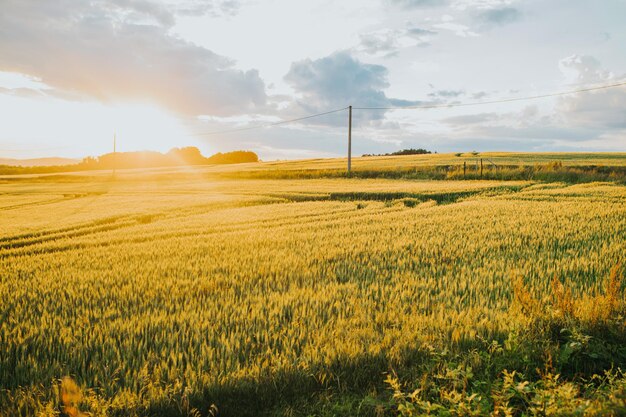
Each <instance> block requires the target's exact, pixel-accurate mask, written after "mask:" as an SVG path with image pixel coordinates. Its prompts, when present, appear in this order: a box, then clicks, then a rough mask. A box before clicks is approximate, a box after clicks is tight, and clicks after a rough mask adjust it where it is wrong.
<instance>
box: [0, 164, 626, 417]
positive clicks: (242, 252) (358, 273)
mask: <svg viewBox="0 0 626 417" xmlns="http://www.w3.org/2000/svg"><path fill="white" fill-rule="evenodd" d="M625 236H626V186H624V185H619V184H615V183H588V184H566V183H536V182H532V181H507V182H502V181H407V180H385V179H346V178H335V179H324V178H320V179H308V180H290V179H276V180H271V179H259V180H232V179H231V180H229V179H223V178H217V177H211V176H210V175H207V173H206V172H205V171H202V170H198V171H194V170H193V169H189V170H184V171H181V170H173V171H167V172H162V171H159V172H153V171H145V172H143V171H142V172H139V171H129V172H118V173H117V174H116V177H115V178H111V177H110V176H109V175H97V176H89V175H75V176H49V177H41V178H20V179H5V180H2V181H1V182H0V388H1V389H2V392H1V394H0V405H1V406H0V414H1V415H3V416H12V415H35V414H36V415H50V416H51V415H59V411H58V410H59V409H58V407H57V404H58V402H59V401H61V399H59V398H60V397H59V396H60V394H59V393H57V391H56V388H55V387H56V386H57V385H56V384H57V382H55V381H58V380H59V379H60V378H63V377H65V376H69V377H71V378H72V380H73V381H75V383H76V384H77V386H78V387H80V390H82V397H81V400H80V402H81V404H82V405H81V406H80V407H81V409H82V410H83V411H84V412H89V413H91V415H103V416H104V415H212V414H213V415H217V414H218V413H219V415H261V414H262V411H263V410H265V411H263V413H265V412H268V413H270V412H273V411H271V410H274V409H281V410H283V411H281V412H284V413H283V415H299V414H298V406H297V403H296V405H294V404H293V403H292V402H289V401H290V400H289V399H290V398H308V397H311V396H312V395H314V393H315V395H321V394H320V392H321V393H326V394H327V395H328V396H329V397H332V396H333V395H335V393H341V392H348V393H354V392H359V391H358V390H359V389H363V390H365V391H366V394H367V395H369V396H373V397H376V396H377V395H379V394H377V392H376V390H377V389H376V388H375V386H376V384H377V383H379V382H383V381H384V379H385V374H386V373H388V372H392V371H393V372H399V373H401V372H402V371H403V370H406V373H407V374H410V369H411V366H412V364H414V363H418V362H419V361H420V350H419V349H418V348H417V347H421V346H425V345H433V346H434V345H438V346H441V345H443V346H448V347H449V349H452V350H454V349H462V348H463V347H464V346H470V347H471V346H473V345H474V344H475V343H478V342H479V341H481V340H495V339H498V338H499V337H500V336H501V335H503V334H506V333H507V332H509V331H510V330H511V329H512V328H513V327H514V322H513V321H512V319H511V317H512V316H511V314H510V306H511V303H512V298H513V292H512V285H511V282H512V280H513V279H515V278H517V277H522V278H523V280H524V281H525V282H526V284H527V286H528V288H529V291H530V292H531V293H532V294H533V295H535V296H536V297H538V298H539V299H541V297H543V296H544V295H545V294H547V292H548V289H549V287H550V283H551V281H552V279H553V277H555V276H556V277H557V278H558V279H562V280H565V279H567V280H569V282H571V283H572V291H573V293H574V294H575V295H581V294H585V293H589V292H592V291H596V290H598V289H599V288H601V286H602V277H604V276H606V275H607V274H608V273H609V271H610V270H611V268H612V267H613V266H614V265H615V264H616V263H617V261H618V260H619V259H621V258H623V256H624V250H625V240H624V237H625ZM372 381H373V385H372V384H370V383H371V382H372ZM77 389H78V388H77ZM64 395H65V394H64ZM316 398H318V397H316ZM267 404H270V405H271V407H269V406H267V407H266V405H267ZM361 406H362V407H361V408H360V409H359V410H360V411H359V413H361V412H362V413H364V414H363V415H365V414H367V413H370V414H371V415H375V413H386V412H388V411H385V410H387V409H385V408H384V407H383V408H381V407H378V408H376V407H374V408H372V409H368V408H367V406H366V405H363V404H361ZM263 407H266V408H263ZM272 407H273V408H272ZM68 410H70V409H69V408H68V409H66V410H65V415H81V414H80V412H78V411H76V410H75V411H76V412H75V414H72V413H71V412H70V411H68ZM217 410H219V411H217ZM254 410H257V411H258V414H256V412H255V411H254ZM268 410H269V411H268ZM285 410H286V411H285ZM381 410H382V411H381ZM194 413H195V414H194ZM290 413H291V414H290ZM337 413H338V414H337V415H339V414H340V413H339V412H337ZM328 415H331V414H328ZM416 415H417V414H416Z"/></svg>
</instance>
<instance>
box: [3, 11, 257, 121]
mask: <svg viewBox="0 0 626 417" xmlns="http://www.w3.org/2000/svg"><path fill="white" fill-rule="evenodd" d="M2 8H3V13H1V14H0V28H2V29H0V30H2V31H3V33H4V34H5V35H2V36H0V50H2V54H0V70H2V71H10V72H18V73H21V74H25V75H27V76H30V77H36V78H37V79H40V80H41V82H43V83H45V84H47V85H49V86H50V87H51V88H54V89H56V90H59V91H60V92H62V93H72V94H80V95H82V96H83V97H89V98H92V99H97V100H100V101H102V102H117V101H128V100H131V101H137V100H138V101H142V100H148V101H153V102H157V103H160V104H161V105H162V106H164V107H167V108H169V109H171V110H174V111H176V112H180V113H182V114H207V113H209V114H217V115H231V114H242V113H246V112H249V111H254V110H255V109H262V108H263V107H264V106H265V104H266V93H265V86H264V83H263V81H262V80H261V78H260V77H259V75H258V72H257V71H255V70H249V71H242V70H238V69H235V68H234V64H233V62H232V61H231V60H230V59H228V58H225V57H223V56H220V55H217V54H215V53H213V52H211V51H209V50H207V49H205V48H201V47H198V46H196V45H193V44H191V43H189V42H186V41H184V40H182V39H180V38H177V37H174V36H172V35H171V34H170V33H169V32H168V27H170V26H171V25H172V24H173V21H174V17H173V14H172V12H171V11H170V10H169V9H168V8H167V7H165V6H163V5H161V4H158V3H154V2H149V1H142V0H116V1H110V2H106V1H95V2H84V1H82V0H61V1H59V2H44V3H41V2H36V1H32V0H19V1H18V0H6V1H5V2H4V3H3V5H2ZM6 34H10V35H6Z"/></svg>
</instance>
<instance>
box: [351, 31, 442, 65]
mask: <svg viewBox="0 0 626 417" xmlns="http://www.w3.org/2000/svg"><path fill="white" fill-rule="evenodd" d="M436 34H437V32H435V31H433V30H428V29H423V28H419V27H415V26H412V25H410V24H409V25H408V27H407V28H406V29H397V30H393V29H388V30H379V31H374V32H368V33H364V34H361V35H360V38H361V43H360V44H359V46H358V47H357V48H356V50H357V51H359V52H364V53H366V54H368V55H383V56H384V57H391V56H395V55H397V54H398V51H399V50H400V49H402V48H407V47H414V46H428V45H430V41H431V39H432V37H433V36H435V35H436Z"/></svg>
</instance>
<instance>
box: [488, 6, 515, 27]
mask: <svg viewBox="0 0 626 417" xmlns="http://www.w3.org/2000/svg"><path fill="white" fill-rule="evenodd" d="M521 18H522V13H521V12H520V11H519V10H518V9H516V8H514V7H498V8H493V9H487V10H483V11H481V12H480V13H479V14H478V19H479V20H480V21H482V22H483V23H487V24H494V25H505V24H507V23H513V22H516V21H518V20H520V19H521Z"/></svg>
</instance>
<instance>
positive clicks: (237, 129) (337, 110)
mask: <svg viewBox="0 0 626 417" xmlns="http://www.w3.org/2000/svg"><path fill="white" fill-rule="evenodd" d="M347 108H348V107H342V108H341V109H336V110H330V111H326V112H323V113H317V114H311V115H309V116H304V117H298V118H296V119H289V120H281V121H279V122H274V123H266V124H263V125H256V126H248V127H240V128H236V129H227V130H218V131H214V132H206V133H195V134H192V135H190V136H211V135H219V134H223V133H233V132H243V131H244V130H253V129H262V128H265V127H272V126H279V125H284V124H287V123H293V122H299V121H301V120H306V119H312V118H314V117H319V116H325V115H327V114H332V113H338V112H340V111H344V110H346V109H347Z"/></svg>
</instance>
